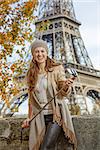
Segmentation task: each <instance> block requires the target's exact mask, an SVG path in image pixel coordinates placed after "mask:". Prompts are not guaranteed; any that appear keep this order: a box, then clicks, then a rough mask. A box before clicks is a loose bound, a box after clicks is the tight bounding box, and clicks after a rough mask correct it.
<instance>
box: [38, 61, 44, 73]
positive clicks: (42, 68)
mask: <svg viewBox="0 0 100 150" xmlns="http://www.w3.org/2000/svg"><path fill="white" fill-rule="evenodd" d="M44 72H46V71H45V62H44V63H41V64H39V73H44Z"/></svg>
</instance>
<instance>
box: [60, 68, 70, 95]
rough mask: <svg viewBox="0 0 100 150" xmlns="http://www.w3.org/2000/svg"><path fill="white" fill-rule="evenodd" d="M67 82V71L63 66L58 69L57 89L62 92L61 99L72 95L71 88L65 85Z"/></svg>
mask: <svg viewBox="0 0 100 150" xmlns="http://www.w3.org/2000/svg"><path fill="white" fill-rule="evenodd" d="M66 80H67V78H66V75H65V70H64V67H63V66H62V65H60V66H58V67H57V87H58V90H60V89H61V88H62V90H61V92H60V95H59V96H60V97H63V96H66V97H68V95H69V94H70V93H71V87H69V86H67V85H65V81H66Z"/></svg>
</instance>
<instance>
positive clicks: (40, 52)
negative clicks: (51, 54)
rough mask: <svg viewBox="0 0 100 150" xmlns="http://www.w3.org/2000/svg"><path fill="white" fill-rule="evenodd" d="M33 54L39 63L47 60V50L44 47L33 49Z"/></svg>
mask: <svg viewBox="0 0 100 150" xmlns="http://www.w3.org/2000/svg"><path fill="white" fill-rule="evenodd" d="M32 55H33V58H34V60H36V61H37V63H39V64H41V63H44V62H45V61H46V60H47V51H46V49H45V48H43V47H37V48H36V49H35V50H34V51H33V53H32Z"/></svg>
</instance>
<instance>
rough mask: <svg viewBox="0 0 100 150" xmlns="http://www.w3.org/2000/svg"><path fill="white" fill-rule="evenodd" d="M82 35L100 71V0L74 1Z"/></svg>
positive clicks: (93, 61) (91, 57)
mask: <svg viewBox="0 0 100 150" xmlns="http://www.w3.org/2000/svg"><path fill="white" fill-rule="evenodd" d="M73 2H74V10H75V14H76V18H77V20H79V21H80V22H81V23H82V25H81V26H80V33H81V36H82V39H83V41H84V44H85V47H86V49H87V51H88V53H89V56H90V59H91V60H92V63H93V65H94V67H95V68H96V69H99V70H100V0H73Z"/></svg>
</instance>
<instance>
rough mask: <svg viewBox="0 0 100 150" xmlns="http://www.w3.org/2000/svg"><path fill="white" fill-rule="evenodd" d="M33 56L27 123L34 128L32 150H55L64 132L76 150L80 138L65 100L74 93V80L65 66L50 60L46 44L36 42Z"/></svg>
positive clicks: (31, 140) (32, 129) (29, 75)
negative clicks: (71, 92)
mask: <svg viewBox="0 0 100 150" xmlns="http://www.w3.org/2000/svg"><path fill="white" fill-rule="evenodd" d="M31 52H32V56H33V58H32V62H31V64H30V68H29V70H28V73H27V84H28V93H29V118H28V119H26V120H25V121H24V122H23V126H27V127H28V126H29V125H30V136H29V150H50V149H52V148H53V149H54V147H55V144H56V142H57V139H58V137H59V135H60V133H61V131H62V129H63V131H64V134H65V136H66V141H68V142H69V143H71V144H72V145H73V148H74V149H76V138H75V134H74V129H73V125H72V121H71V118H70V114H69V110H68V107H67V102H66V98H65V97H67V96H68V94H69V93H70V87H71V85H72V83H73V80H72V79H71V78H69V79H66V77H65V72H64V68H63V66H62V65H61V64H60V63H57V62H55V61H54V60H52V59H50V58H49V57H48V47H47V43H46V42H45V41H43V40H36V41H35V42H33V44H32V45H31ZM60 89H61V91H60V93H59V94H58V95H57V96H55V98H54V99H53V100H52V101H51V103H49V104H48V105H47V106H46V107H45V108H44V110H43V111H42V112H41V113H39V115H38V116H37V117H36V118H35V119H34V120H32V122H31V123H30V124H29V120H30V119H31V118H32V117H33V116H34V115H35V114H36V113H38V112H39V110H40V109H41V108H42V107H43V106H44V105H45V104H46V103H47V102H48V101H50V100H51V98H53V97H54V95H56V94H57V92H58V91H59V90H60ZM66 150H67V148H66Z"/></svg>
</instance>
